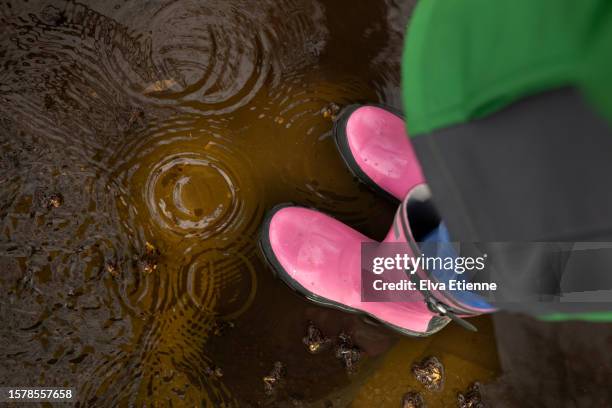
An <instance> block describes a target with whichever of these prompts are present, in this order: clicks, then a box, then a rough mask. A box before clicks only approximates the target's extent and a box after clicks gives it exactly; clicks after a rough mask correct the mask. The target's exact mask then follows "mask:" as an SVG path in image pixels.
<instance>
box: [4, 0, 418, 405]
mask: <svg viewBox="0 0 612 408" xmlns="http://www.w3.org/2000/svg"><path fill="white" fill-rule="evenodd" d="M387 3H388V4H387ZM369 4H370V3H369ZM406 13H407V10H400V9H399V8H398V7H397V6H396V5H395V4H393V2H383V1H380V2H372V3H371V4H370V5H369V6H368V7H367V10H363V9H362V7H361V6H355V5H353V3H352V2H348V1H345V0H343V1H336V0H334V1H322V0H321V1H312V0H278V1H272V0H266V1H258V2H257V3H256V4H255V3H254V2H252V1H247V0H232V1H225V0H223V1H208V2H200V1H195V0H173V1H159V2H157V1H156V2H141V1H108V2H99V1H89V2H87V1H85V2H75V1H62V0H52V1H51V0H49V1H42V0H41V1H30V2H22V1H17V0H13V1H8V2H2V4H0V24H1V25H2V27H3V29H2V31H0V65H1V67H2V68H1V69H0V102H1V103H0V125H1V127H0V180H1V181H2V189H1V191H0V217H1V219H2V221H1V224H0V226H1V230H0V231H1V236H0V268H1V270H2V271H3V273H2V276H0V288H1V290H2V292H1V293H2V299H0V315H1V316H2V322H3V327H2V329H0V330H1V331H0V343H1V347H0V348H1V349H2V354H3V355H2V359H3V361H4V366H3V369H1V370H0V383H2V384H11V385H32V386H33V385H49V386H52V385H55V386H59V385H66V386H72V387H76V388H77V389H78V393H77V394H78V399H79V401H80V402H81V404H82V405H94V404H95V405H102V406H126V405H139V406H140V405H146V404H149V403H151V402H152V401H156V402H157V403H158V404H160V405H176V406H198V405H202V404H205V405H206V404H208V405H214V406H218V405H220V404H221V403H222V402H226V403H228V404H230V405H235V404H239V405H249V404H250V405H261V404H269V403H273V401H272V402H271V401H269V400H268V399H266V398H267V397H266V396H265V395H264V389H263V385H262V383H261V378H262V376H263V375H266V374H267V372H269V370H270V367H272V365H273V363H274V361H276V360H282V361H283V363H285V365H286V366H287V371H288V373H289V375H288V380H287V389H286V390H285V392H286V394H283V395H284V396H282V398H283V399H284V400H285V401H293V402H294V403H297V402H298V400H304V401H315V400H322V401H323V399H324V398H325V396H328V395H330V394H331V393H337V392H341V391H343V390H348V391H347V392H350V387H349V379H348V378H347V377H346V375H345V373H344V372H343V371H342V367H341V366H340V365H339V364H338V363H337V362H336V361H335V360H334V357H333V356H332V355H322V356H317V357H316V358H315V357H312V356H309V355H308V354H307V353H304V350H303V346H302V344H301V338H302V337H303V330H304V328H305V327H306V321H307V320H308V319H313V316H312V314H313V313H312V310H313V308H312V307H311V306H310V305H308V304H307V303H306V302H304V301H303V300H301V299H298V298H297V297H295V296H293V295H292V294H291V293H290V291H289V290H287V289H286V288H285V287H284V286H283V285H281V284H280V283H279V282H277V281H275V280H273V279H272V277H271V274H270V272H269V271H268V270H267V269H266V267H265V265H264V264H263V263H262V262H261V260H260V258H259V257H258V252H257V248H256V236H257V229H258V226H259V224H260V223H261V221H262V218H263V214H264V212H265V210H266V209H267V208H270V207H271V206H272V205H274V204H276V203H278V202H282V201H294V202H297V203H301V204H305V205H311V206H315V207H317V208H320V209H322V210H324V211H326V212H328V213H331V214H333V215H335V216H337V217H339V218H340V219H342V220H343V221H345V222H348V223H350V224H351V225H353V226H354V227H356V228H359V229H360V230H362V231H364V232H365V233H368V234H370V235H373V236H378V237H380V236H381V235H382V234H383V233H384V232H385V231H384V224H385V222H380V220H385V219H386V220H389V219H390V216H391V208H390V206H389V205H388V204H387V203H385V202H383V201H381V200H379V199H377V198H376V197H374V196H373V195H372V194H371V193H369V192H368V191H366V190H364V189H363V187H361V186H359V185H357V184H356V183H355V181H354V180H352V179H351V177H350V175H349V173H348V172H347V170H346V169H345V168H344V166H343V164H342V162H341V160H340V159H339V157H338V155H337V153H336V151H335V147H334V146H333V141H332V139H331V133H330V130H331V121H330V119H329V117H328V116H329V115H325V114H324V112H325V109H326V108H328V107H329V106H330V104H338V105H340V106H342V105H345V104H348V103H354V102H356V101H366V100H367V101H379V100H392V101H396V94H393V93H390V91H389V90H393V92H396V90H397V86H398V78H397V71H398V66H397V60H398V55H399V50H400V47H401V31H402V29H403V21H404V19H405V15H406ZM399 16H401V18H400V17H399ZM398 20H401V23H398ZM357 39H358V40H357ZM54 194H61V197H62V198H63V200H62V202H61V205H59V206H58V207H57V208H55V207H54V206H49V205H47V204H45V203H46V201H45V200H47V201H48V197H51V196H53V195H54ZM151 248H154V251H155V254H156V255H155V258H154V260H152V259H147V262H155V267H154V268H153V267H150V268H144V269H143V268H142V267H141V266H142V263H143V259H146V257H147V256H150V254H148V251H151ZM316 310H318V308H316ZM317 313H318V312H317ZM315 314H316V313H315ZM338 324H340V325H342V324H344V325H345V326H346V327H344V329H347V330H348V329H350V328H353V329H354V327H353V326H351V327H348V326H349V324H348V323H346V324H345V323H342V322H341V323H338ZM353 324H354V322H353V323H351V325H353ZM227 327H229V329H227ZM221 328H225V329H221ZM338 329H342V327H339V328H338ZM367 370H368V362H367V361H366V362H365V363H364V372H367ZM291 373H293V374H291ZM320 375H324V376H325V377H326V378H327V379H328V380H326V381H325V382H320V381H316V378H318V377H319V376H320ZM353 380H355V381H357V380H356V379H355V378H353ZM355 383H356V382H355ZM279 398H281V397H279ZM288 403H289V402H288Z"/></svg>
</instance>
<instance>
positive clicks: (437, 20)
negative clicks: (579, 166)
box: [402, 0, 612, 136]
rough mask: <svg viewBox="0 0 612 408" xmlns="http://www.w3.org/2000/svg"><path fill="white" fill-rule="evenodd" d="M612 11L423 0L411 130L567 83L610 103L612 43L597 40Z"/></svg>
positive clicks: (605, 5)
mask: <svg viewBox="0 0 612 408" xmlns="http://www.w3.org/2000/svg"><path fill="white" fill-rule="evenodd" d="M608 9H610V5H609V2H608V1H607V0H580V1H575V0H495V1H491V0H422V1H421V2H420V3H419V4H418V5H417V7H416V9H415V12H414V14H413V16H412V19H411V22H410V24H409V27H408V31H407V37H406V44H405V49H404V54H403V59H402V94H403V102H404V110H405V113H406V120H407V126H408V132H409V134H410V135H411V136H416V135H419V134H422V133H428V132H431V131H432V130H436V129H439V128H443V127H448V126H451V125H455V124H459V123H463V122H467V121H470V120H472V119H475V118H481V117H485V116H487V115H489V114H491V113H493V112H495V111H498V110H499V109H501V108H503V107H505V106H507V105H509V104H511V103H512V102H515V101H517V100H518V99H521V98H522V97H524V96H527V95H531V94H535V93H538V92H540V91H543V90H549V89H554V88H558V87H562V86H572V85H574V86H581V85H583V84H584V85H585V87H587V88H588V94H589V95H590V96H592V97H593V101H595V102H596V103H599V104H605V103H609V102H606V101H609V99H610V98H612V96H610V95H611V93H610V92H608V90H610V89H611V88H612V75H608V73H609V72H611V71H610V69H608V70H604V69H603V65H604V62H605V63H606V64H607V65H606V66H607V67H610V61H612V53H610V52H608V50H610V49H611V48H610V42H609V39H605V40H602V41H599V42H598V41H595V40H597V39H599V38H600V37H601V33H602V32H603V31H605V30H604V28H606V27H609V26H611V25H612V24H610V23H611V22H612V19H611V18H608V14H609V13H607V10H608ZM590 44H595V45H594V46H590ZM585 64H590V65H589V67H587V68H585V67H584V65H585ZM587 85H588V86H587ZM610 105H612V103H610ZM609 110H610V112H611V113H612V107H610V108H609Z"/></svg>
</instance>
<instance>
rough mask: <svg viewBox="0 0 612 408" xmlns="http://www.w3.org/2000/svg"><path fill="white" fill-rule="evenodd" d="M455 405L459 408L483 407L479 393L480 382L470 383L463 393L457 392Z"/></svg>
mask: <svg viewBox="0 0 612 408" xmlns="http://www.w3.org/2000/svg"><path fill="white" fill-rule="evenodd" d="M457 407H459V408H485V407H486V406H485V404H484V403H483V402H482V397H481V395H480V384H479V383H477V382H475V383H474V384H472V385H470V386H469V387H468V389H467V391H466V392H465V394H461V393H459V394H457Z"/></svg>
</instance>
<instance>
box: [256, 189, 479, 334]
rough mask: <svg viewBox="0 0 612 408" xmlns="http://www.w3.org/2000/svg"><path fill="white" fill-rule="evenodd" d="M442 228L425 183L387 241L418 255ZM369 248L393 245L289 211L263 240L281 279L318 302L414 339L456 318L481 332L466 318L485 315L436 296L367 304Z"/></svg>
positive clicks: (279, 212)
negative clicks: (366, 252)
mask: <svg viewBox="0 0 612 408" xmlns="http://www.w3.org/2000/svg"><path fill="white" fill-rule="evenodd" d="M439 222H440V220H439V217H438V215H437V213H436V211H435V208H434V207H433V205H432V204H431V200H430V198H429V189H428V188H427V186H426V185H424V184H420V185H417V186H416V187H414V188H412V189H411V190H410V191H409V192H408V194H407V196H406V198H405V199H404V201H403V202H402V205H401V206H400V207H399V209H398V211H397V213H396V215H395V218H394V221H393V225H392V227H391V230H390V231H389V233H388V234H387V237H386V238H385V240H384V241H383V242H384V243H396V244H399V245H401V246H402V248H403V251H404V253H407V254H408V255H409V256H413V254H415V253H417V252H419V247H418V245H417V242H420V241H421V240H422V239H423V238H424V236H425V235H426V234H427V233H428V232H429V231H431V230H432V229H434V228H435V227H436V226H437V225H438V224H439ZM362 243H363V244H364V245H367V246H370V247H373V248H374V251H378V250H379V248H380V253H381V254H382V255H385V254H383V252H384V251H385V250H387V249H388V247H389V246H385V245H382V246H381V245H380V244H377V243H375V241H373V240H371V239H369V238H368V237H366V236H364V235H362V234H361V233H359V232H357V231H355V230H353V229H352V228H350V227H349V226H347V225H345V224H343V223H341V222H340V221H337V220H336V219H334V218H332V217H329V216H327V215H325V214H322V213H320V212H318V211H316V210H312V209H308V208H303V207H296V206H288V205H280V206H277V207H275V208H273V209H272V210H271V211H270V212H269V213H268V215H267V216H266V219H265V220H264V224H263V226H262V231H261V236H260V246H261V249H262V252H263V254H264V256H265V258H266V260H267V261H268V263H269V264H270V265H271V266H272V268H273V269H274V271H275V273H276V274H277V276H279V277H280V278H281V279H282V280H283V281H284V282H285V283H286V284H287V285H288V286H289V287H291V288H292V289H294V290H296V291H297V292H298V293H300V294H302V295H303V296H305V297H306V298H307V299H309V300H311V301H313V302H316V303H319V304H322V305H326V306H330V307H335V308H338V309H341V310H344V311H349V312H355V313H362V314H365V315H368V316H370V317H371V318H373V319H375V320H377V321H379V322H381V323H383V324H385V325H387V326H389V327H391V328H393V329H395V330H397V331H399V332H401V333H403V334H408V335H412V336H428V335H430V334H433V333H435V332H437V331H439V330H440V329H442V328H443V327H444V326H446V324H447V323H448V322H449V321H450V320H451V319H452V320H455V321H457V322H458V323H459V324H461V325H462V326H464V327H466V328H469V329H471V330H475V328H474V327H473V326H472V325H471V324H469V323H467V322H465V321H464V320H463V319H462V318H460V317H458V316H472V315H475V314H480V313H482V312H484V311H481V310H473V309H470V308H465V307H462V305H459V304H456V303H453V302H452V299H448V298H446V297H445V296H444V294H442V293H437V292H435V291H429V290H424V291H421V290H411V291H405V292H403V293H401V296H402V298H401V301H398V298H393V296H394V295H395V293H392V294H390V295H389V296H390V297H389V298H387V299H383V300H379V301H363V298H362V295H363V293H362V270H361V268H362V265H361V255H362ZM377 256H378V255H377ZM380 277H381V279H383V280H384V281H386V282H399V281H400V280H401V279H407V280H411V281H414V282H417V285H418V281H419V280H420V279H427V278H428V273H427V271H422V270H419V271H417V272H416V273H415V274H414V275H410V274H406V272H405V271H404V270H401V271H387V272H385V273H384V274H383V275H380ZM364 293H365V292H364ZM385 296H386V295H385Z"/></svg>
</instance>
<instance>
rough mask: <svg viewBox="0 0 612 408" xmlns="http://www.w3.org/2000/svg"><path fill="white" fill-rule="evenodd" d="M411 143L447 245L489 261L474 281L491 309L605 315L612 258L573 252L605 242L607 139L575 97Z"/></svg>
mask: <svg viewBox="0 0 612 408" xmlns="http://www.w3.org/2000/svg"><path fill="white" fill-rule="evenodd" d="M413 141H414V145H415V149H416V152H417V155H418V157H419V159H420V161H421V163H422V165H423V169H424V172H425V176H426V178H427V182H428V184H429V185H430V187H431V190H432V192H433V199H434V202H435V203H436V206H437V207H438V209H439V211H440V213H441V215H442V219H443V220H444V222H445V223H446V225H447V226H448V228H449V231H450V233H451V238H452V239H453V240H454V241H459V242H464V243H478V244H476V246H477V247H478V249H479V250H480V251H482V252H486V253H489V256H490V259H492V260H493V262H492V266H491V267H490V268H488V269H487V271H486V273H483V274H482V275H480V276H475V277H474V280H476V281H479V280H480V281H496V282H499V290H498V294H497V296H498V297H497V299H496V300H495V302H494V303H495V304H496V305H497V306H500V307H503V308H505V309H510V310H519V311H527V312H530V313H534V314H542V313H549V312H555V311H565V312H568V311H570V312H571V311H587V310H588V311H593V310H610V309H612V278H611V276H612V249H611V248H610V247H608V248H599V249H593V248H591V249H590V250H587V251H584V250H583V251H576V250H575V249H576V248H575V247H574V245H573V243H574V242H581V241H588V242H593V241H598V242H612V131H611V129H610V126H609V125H608V123H607V122H605V121H604V120H603V119H601V118H600V117H598V116H597V115H596V114H595V113H594V112H593V111H592V109H591V107H590V106H588V105H587V104H586V103H585V102H584V101H583V99H582V97H581V95H580V94H579V93H578V92H577V91H576V90H574V89H571V88H566V89H559V90H555V91H550V92H547V93H543V94H540V95H537V96H532V97H529V98H526V99H524V100H522V101H520V102H518V103H516V104H514V105H512V106H510V107H508V108H506V109H504V110H503V111H500V112H498V113H495V114H493V115H491V116H489V117H487V118H484V119H481V120H477V121H474V122H471V123H468V124H462V125H458V126H454V127H451V128H447V129H442V130H439V131H436V132H433V133H431V134H427V135H419V136H417V137H416V138H414V139H413ZM534 241H546V242H549V243H548V244H529V245H526V244H525V243H526V242H534ZM504 242H505V243H507V244H505V245H500V244H499V243H504ZM554 242H559V244H554ZM561 243H564V244H561ZM602 301H603V302H604V303H602ZM606 302H608V303H606Z"/></svg>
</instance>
